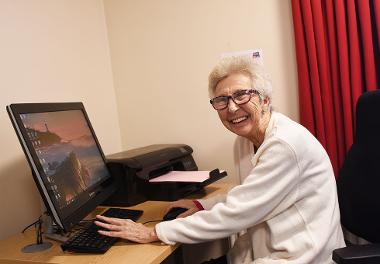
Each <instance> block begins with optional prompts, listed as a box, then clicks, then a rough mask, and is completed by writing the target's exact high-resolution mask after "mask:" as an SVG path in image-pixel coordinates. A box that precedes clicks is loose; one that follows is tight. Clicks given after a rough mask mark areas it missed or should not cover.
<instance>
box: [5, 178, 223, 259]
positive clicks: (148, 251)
mask: <svg viewBox="0 0 380 264" xmlns="http://www.w3.org/2000/svg"><path fill="white" fill-rule="evenodd" d="M229 187H230V185H229V184H223V183H214V184H211V185H210V186H207V187H206V193H205V194H202V195H195V196H192V197H191V198H200V196H201V197H205V196H213V195H216V194H219V193H225V192H226V191H227V189H228V188H229ZM167 203H168V202H160V201H147V202H144V203H141V204H138V205H136V206H133V207H130V208H133V209H141V210H144V214H143V215H142V217H141V218H140V219H139V221H138V222H141V223H144V222H146V221H150V220H159V219H162V217H163V214H164V211H165V208H166V206H167ZM100 210H103V208H102V207H100V208H97V209H96V210H95V212H94V213H98V212H100ZM147 225H149V224H147ZM150 225H151V226H153V225H154V223H152V224H150ZM44 240H46V241H48V239H46V238H45V239H44ZM35 241H36V238H35V230H34V228H30V229H29V230H28V231H27V232H25V233H24V234H17V235H14V236H12V237H10V238H8V239H6V240H2V241H0V264H3V263H18V264H22V263H33V262H35V263H70V264H88V263H92V264H95V263H104V264H107V263H113V264H115V263H127V262H128V263H154V264H155V263H161V262H162V261H163V260H164V259H166V258H167V257H168V256H169V255H170V254H172V253H173V252H174V250H175V249H176V248H177V247H178V244H177V245H175V246H169V245H164V244H162V243H160V242H156V243H151V244H136V243H132V242H128V241H119V242H117V243H116V244H114V245H113V246H112V247H111V248H110V249H109V250H108V251H107V252H106V253H105V254H81V253H66V252H62V250H61V248H60V244H59V243H58V242H56V241H51V240H49V241H51V242H52V243H53V247H51V248H50V249H48V250H45V251H42V252H37V253H22V252H21V249H22V248H23V247H24V246H26V245H28V244H32V243H35Z"/></svg>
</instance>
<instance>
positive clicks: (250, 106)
mask: <svg viewBox="0 0 380 264" xmlns="http://www.w3.org/2000/svg"><path fill="white" fill-rule="evenodd" d="M249 89H254V87H251V79H250V78H249V77H248V76H246V75H245V74H242V73H234V74H231V75H229V76H228V77H227V78H225V79H223V80H221V81H220V82H219V83H218V85H217V86H216V88H215V97H217V96H231V95H232V94H233V93H235V92H237V91H239V90H249ZM264 101H265V102H266V100H260V98H259V96H258V95H256V94H252V97H251V100H250V101H248V102H247V103H245V104H241V105H237V104H235V103H234V101H233V100H232V99H230V100H229V103H228V106H227V108H225V109H223V110H219V111H218V115H219V118H220V120H221V121H222V123H223V125H224V126H225V127H226V128H227V129H228V130H230V131H231V132H233V133H235V134H237V135H239V136H242V137H246V138H248V139H252V138H254V139H255V138H256V135H257V133H259V131H258V127H259V123H260V119H261V117H262V114H261V113H262V110H263V104H264Z"/></svg>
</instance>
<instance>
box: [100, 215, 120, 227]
mask: <svg viewBox="0 0 380 264" xmlns="http://www.w3.org/2000/svg"><path fill="white" fill-rule="evenodd" d="M96 218H97V219H99V220H101V221H103V222H107V223H110V224H113V225H123V223H124V221H125V220H124V219H120V218H113V217H106V216H103V215H97V216H96Z"/></svg>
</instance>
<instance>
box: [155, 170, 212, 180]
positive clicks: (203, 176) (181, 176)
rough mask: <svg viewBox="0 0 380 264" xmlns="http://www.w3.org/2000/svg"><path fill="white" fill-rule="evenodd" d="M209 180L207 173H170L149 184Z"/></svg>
mask: <svg viewBox="0 0 380 264" xmlns="http://www.w3.org/2000/svg"><path fill="white" fill-rule="evenodd" d="M208 178H210V172H209V171H170V172H168V173H166V174H164V175H161V176H159V177H156V178H153V179H150V180H149V182H204V181H205V180H207V179H208Z"/></svg>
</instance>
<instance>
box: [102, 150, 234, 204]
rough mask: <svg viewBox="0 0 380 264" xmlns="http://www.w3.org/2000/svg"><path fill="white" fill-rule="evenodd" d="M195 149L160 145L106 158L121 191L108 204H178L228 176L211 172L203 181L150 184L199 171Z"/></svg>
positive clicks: (224, 173)
mask: <svg viewBox="0 0 380 264" xmlns="http://www.w3.org/2000/svg"><path fill="white" fill-rule="evenodd" d="M192 153H193V149H192V148H191V147H190V146H188V145H184V144H159V145H150V146H146V147H142V148H137V149H132V150H128V151H123V152H119V153H115V154H112V155H109V156H107V157H106V160H107V166H108V168H109V169H110V172H111V174H112V176H113V177H114V178H115V180H116V181H117V182H118V186H119V188H118V190H117V191H116V192H115V193H114V194H113V195H112V196H111V197H110V198H109V199H107V200H106V201H105V203H104V204H105V205H109V206H130V205H135V204H138V203H141V202H144V201H146V200H154V201H175V200H178V199H181V198H184V197H186V196H187V195H189V194H191V193H193V192H195V191H199V190H203V187H204V186H206V185H208V184H210V183H212V182H214V181H216V180H218V179H220V178H223V177H225V176H226V175H227V173H226V172H223V173H220V172H219V170H217V169H216V170H213V171H212V172H210V178H209V179H208V180H206V181H204V182H200V183H194V182H149V180H150V179H153V178H155V177H158V176H161V175H163V174H165V173H167V172H169V171H173V170H174V171H196V170H198V167H197V164H196V163H195V161H194V159H193V156H192Z"/></svg>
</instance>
